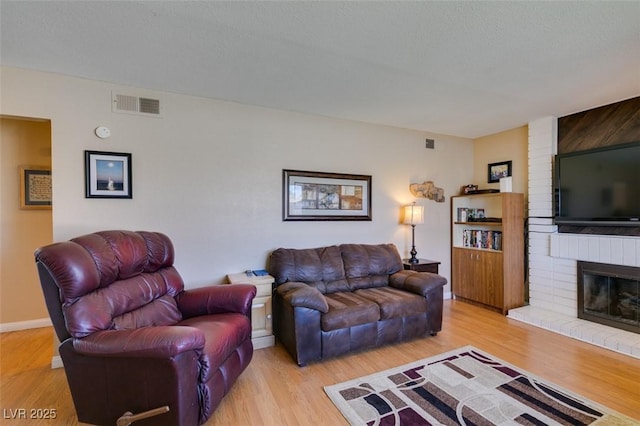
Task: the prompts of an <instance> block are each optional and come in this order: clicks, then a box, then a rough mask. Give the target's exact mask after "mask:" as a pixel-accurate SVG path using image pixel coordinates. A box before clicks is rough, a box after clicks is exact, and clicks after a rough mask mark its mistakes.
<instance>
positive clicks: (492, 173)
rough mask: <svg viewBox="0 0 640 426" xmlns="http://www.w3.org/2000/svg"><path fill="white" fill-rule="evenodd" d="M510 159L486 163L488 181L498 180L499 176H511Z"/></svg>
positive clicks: (494, 181)
mask: <svg viewBox="0 0 640 426" xmlns="http://www.w3.org/2000/svg"><path fill="white" fill-rule="evenodd" d="M511 163H512V162H511V161H501V162H499V163H491V164H489V165H488V167H487V168H488V179H487V181H488V182H489V183H496V182H500V178H504V177H508V176H511Z"/></svg>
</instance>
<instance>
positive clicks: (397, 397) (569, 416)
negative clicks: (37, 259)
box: [324, 346, 640, 426]
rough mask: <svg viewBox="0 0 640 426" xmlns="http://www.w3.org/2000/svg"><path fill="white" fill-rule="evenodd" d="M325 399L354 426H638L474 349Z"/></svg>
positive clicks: (358, 382)
mask: <svg viewBox="0 0 640 426" xmlns="http://www.w3.org/2000/svg"><path fill="white" fill-rule="evenodd" d="M324 390H325V392H326V393H327V395H328V396H329V398H331V400H332V401H333V403H334V404H335V405H336V407H338V409H339V410H340V412H342V415H343V416H344V417H345V418H346V419H347V421H349V423H351V424H352V425H380V426H387V425H401V426H413V425H507V424H514V425H516V424H520V425H638V424H640V422H637V421H634V420H633V419H631V418H629V417H626V416H624V415H622V414H620V413H616V412H614V411H612V410H609V409H607V408H606V407H603V406H601V405H598V404H596V403H595V402H592V401H589V400H588V399H585V398H583V397H581V396H579V395H575V394H572V393H570V392H568V391H566V390H564V389H562V388H560V387H558V386H556V385H553V384H551V383H548V382H546V381H544V380H541V379H540V378H538V377H535V376H533V375H532V374H529V373H528V372H526V371H524V370H522V369H520V368H517V367H515V366H513V365H510V364H508V363H506V362H504V361H502V360H500V359H498V358H496V357H494V356H491V355H489V354H487V353H484V352H482V351H480V350H478V349H476V348H474V347H472V346H466V347H464V348H460V349H456V350H454V351H451V352H447V353H444V354H440V355H437V356H434V357H431V358H426V359H423V360H420V361H417V362H413V363H411V364H407V365H404V366H401V367H396V368H393V369H390V370H386V371H383V372H380V373H376V374H372V375H370V376H366V377H360V378H357V379H354V380H350V381H348V382H344V383H339V384H336V385H332V386H325V388H324Z"/></svg>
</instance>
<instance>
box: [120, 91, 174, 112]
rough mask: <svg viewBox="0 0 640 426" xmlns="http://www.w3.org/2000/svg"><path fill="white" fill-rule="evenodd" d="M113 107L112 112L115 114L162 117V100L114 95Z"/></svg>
mask: <svg viewBox="0 0 640 426" xmlns="http://www.w3.org/2000/svg"><path fill="white" fill-rule="evenodd" d="M111 106H112V108H111V110H112V111H113V112H122V113H127V114H138V115H146V116H151V117H161V116H162V114H161V109H160V99H153V98H149V97H143V96H132V95H122V94H119V93H113V94H112V99H111Z"/></svg>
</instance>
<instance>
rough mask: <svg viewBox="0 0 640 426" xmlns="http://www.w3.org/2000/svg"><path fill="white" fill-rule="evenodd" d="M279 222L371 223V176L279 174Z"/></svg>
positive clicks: (314, 173)
mask: <svg viewBox="0 0 640 426" xmlns="http://www.w3.org/2000/svg"><path fill="white" fill-rule="evenodd" d="M282 202H283V206H282V220H284V221H295V220H371V176H369V175H351V174H342V173H324V172H308V171H301V170H283V171H282Z"/></svg>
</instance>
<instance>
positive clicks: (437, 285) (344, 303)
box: [269, 244, 447, 366]
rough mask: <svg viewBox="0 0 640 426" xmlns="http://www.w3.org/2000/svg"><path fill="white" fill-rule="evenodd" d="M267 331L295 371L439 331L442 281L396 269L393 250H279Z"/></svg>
mask: <svg viewBox="0 0 640 426" xmlns="http://www.w3.org/2000/svg"><path fill="white" fill-rule="evenodd" d="M269 272H270V274H271V275H273V276H274V277H275V280H276V289H275V291H274V294H273V330H274V334H275V336H276V338H277V339H278V340H279V341H280V342H281V343H282V344H283V345H284V346H285V347H286V348H287V350H288V351H289V353H290V354H291V355H292V356H293V358H294V359H295V361H296V362H297V363H298V365H300V366H303V365H306V364H307V363H308V362H311V361H318V360H321V359H325V358H329V357H334V356H338V355H341V354H345V353H348V352H352V351H356V350H362V349H368V348H373V347H376V346H380V345H385V344H389V343H394V342H400V341H404V340H409V339H413V338H417V337H422V336H427V335H431V336H435V335H436V334H437V333H438V332H439V331H440V330H441V329H442V299H443V287H444V285H445V284H446V283H447V280H446V279H445V278H444V277H442V276H440V275H438V274H432V273H429V272H422V273H419V272H415V271H408V270H404V269H403V265H402V260H401V259H400V255H399V253H398V250H397V248H396V247H395V245H393V244H379V245H366V244H342V245H339V246H335V245H334V246H328V247H320V248H314V249H286V248H279V249H277V250H275V251H274V252H273V253H272V254H271V258H270V264H269Z"/></svg>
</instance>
